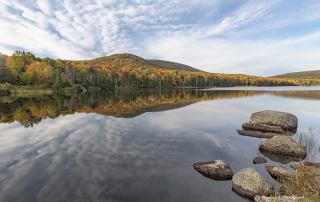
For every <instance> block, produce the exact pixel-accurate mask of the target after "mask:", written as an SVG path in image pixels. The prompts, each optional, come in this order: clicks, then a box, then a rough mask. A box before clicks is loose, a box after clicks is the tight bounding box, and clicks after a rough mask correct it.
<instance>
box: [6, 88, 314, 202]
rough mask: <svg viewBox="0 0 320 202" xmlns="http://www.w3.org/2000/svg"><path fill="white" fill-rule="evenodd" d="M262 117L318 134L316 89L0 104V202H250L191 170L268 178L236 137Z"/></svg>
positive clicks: (253, 152)
mask: <svg viewBox="0 0 320 202" xmlns="http://www.w3.org/2000/svg"><path fill="white" fill-rule="evenodd" d="M261 90H263V91H261ZM279 90H280V91H279ZM297 90H298V91H297ZM266 109H271V110H279V111H285V112H290V113H293V114H295V115H296V116H297V117H298V119H299V127H300V128H309V127H311V126H313V127H314V128H316V129H320V113H319V112H320V88H317V87H313V88H301V87H297V88H275V87H273V88H250V89H249V88H233V89H213V90H209V91H207V90H206V91H200V90H198V91H195V90H188V91H161V92H159V91H150V92H132V93H129V94H128V93H116V94H115V93H98V94H79V95H64V96H62V95H59V96H57V95H49V96H44V95H43V96H22V97H21V96H11V97H0V115H1V116H0V122H1V124H0V201H1V202H6V201H8V202H9V201H10V202H11V201H16V202H18V201H26V202H29V201H41V202H42V201H55V202H56V201H138V202H142V201H213V202H218V201H245V200H244V199H242V198H241V197H239V196H238V195H237V194H235V193H234V192H232V190H231V188H232V183H231V181H223V182H219V181H214V180H211V179H208V178H205V177H203V176H202V175H200V174H199V173H198V172H197V171H196V170H194V169H193V166H192V165H193V163H195V162H199V161H209V160H214V159H222V160H224V161H225V162H227V163H228V164H229V165H230V166H231V168H232V170H233V171H234V173H236V172H238V171H239V170H241V169H243V168H247V167H254V168H256V169H257V170H258V171H259V173H260V174H261V175H262V176H263V177H264V178H265V179H268V177H267V174H266V171H265V169H264V166H265V164H262V165H254V164H253V163H252V159H253V158H254V157H256V156H259V155H261V154H260V153H259V150H258V145H259V143H260V141H261V139H259V138H253V137H245V136H240V135H238V134H237V132H236V129H241V125H242V123H244V122H248V121H249V118H250V115H251V113H253V112H256V111H261V110H266ZM268 164H270V165H283V164H280V163H278V162H273V161H271V160H270V159H268ZM283 166H285V167H287V168H289V164H285V165H283Z"/></svg>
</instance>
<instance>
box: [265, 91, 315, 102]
mask: <svg viewBox="0 0 320 202" xmlns="http://www.w3.org/2000/svg"><path fill="white" fill-rule="evenodd" d="M268 93H269V94H272V95H276V96H281V97H288V98H296V99H303V100H320V91H318V90H308V91H307V90H306V91H274V92H268Z"/></svg>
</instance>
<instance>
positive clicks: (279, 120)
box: [250, 110, 298, 133]
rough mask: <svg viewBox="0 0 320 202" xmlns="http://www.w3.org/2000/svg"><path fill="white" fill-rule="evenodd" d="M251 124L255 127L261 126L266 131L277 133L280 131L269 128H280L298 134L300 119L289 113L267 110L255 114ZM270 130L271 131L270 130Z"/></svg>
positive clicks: (252, 116)
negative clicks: (256, 125)
mask: <svg viewBox="0 0 320 202" xmlns="http://www.w3.org/2000/svg"><path fill="white" fill-rule="evenodd" d="M250 124H252V126H254V125H255V124H260V126H259V127H262V126H263V127H265V128H264V131H270V132H276V131H278V130H279V128H277V127H268V126H279V127H281V128H282V129H284V130H288V131H291V132H296V131H297V126H298V118H297V117H296V116H295V115H293V114H290V113H287V112H279V111H273V110H265V111H261V112H256V113H253V114H252V115H251V118H250ZM261 124H262V125H261ZM268 128H269V129H270V130H268ZM276 133H280V132H276Z"/></svg>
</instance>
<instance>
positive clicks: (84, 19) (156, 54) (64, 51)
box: [0, 0, 320, 75]
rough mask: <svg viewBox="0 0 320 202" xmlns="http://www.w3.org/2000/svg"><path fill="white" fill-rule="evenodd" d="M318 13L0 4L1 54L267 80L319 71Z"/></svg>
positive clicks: (309, 6)
mask: <svg viewBox="0 0 320 202" xmlns="http://www.w3.org/2000/svg"><path fill="white" fill-rule="evenodd" d="M319 9H320V3H318V2H313V3H310V2H309V3H306V2H300V3H299V5H296V6H294V5H291V4H290V3H288V2H286V1H283V0H277V1H272V2H270V1H259V2H257V1H251V0H247V1H242V2H234V1H231V0H230V1H218V0H216V1H202V2H201V3H199V1H182V0H175V1H166V0H158V1H152V0H131V1H125V0H119V1H116V0H113V1H111V0H110V1H107V2H101V1H100V2H94V1H90V0H58V1H49V0H43V1H42V0H41V1H40V0H37V1H31V0H29V1H19V0H12V1H10V2H1V3H0V11H1V12H0V29H1V30H5V32H0V50H1V51H2V52H4V53H6V54H11V53H12V52H14V51H15V50H17V49H20V50H26V51H31V52H33V53H34V54H36V55H37V56H40V57H46V56H50V57H54V58H64V59H90V58H93V57H98V56H103V55H109V54H114V53H121V52H130V53H133V54H137V55H139V56H142V57H144V58H155V59H164V60H172V61H175V62H180V63H184V64H187V65H191V66H194V67H196V68H200V69H202V70H205V71H210V72H225V73H246V74H257V75H272V74H275V73H283V72H286V71H293V70H294V71H298V70H307V69H316V68H318V66H317V65H316V64H319V59H318V58H319V57H317V56H318V55H319V54H320V51H319V48H318V47H319V46H317V45H318V41H319V31H320V27H319V23H318V21H319V20H320V13H319V12H318V11H319ZM290 37H291V38H290Z"/></svg>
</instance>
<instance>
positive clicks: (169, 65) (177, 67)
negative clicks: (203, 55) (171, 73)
mask: <svg viewBox="0 0 320 202" xmlns="http://www.w3.org/2000/svg"><path fill="white" fill-rule="evenodd" d="M147 61H148V62H149V63H151V64H153V65H156V66H159V67H161V68H164V69H172V70H185V71H189V72H201V70H199V69H196V68H193V67H190V66H188V65H184V64H180V63H176V62H169V61H164V60H147Z"/></svg>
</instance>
